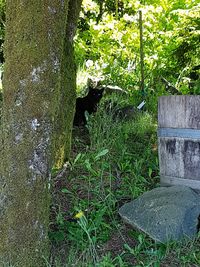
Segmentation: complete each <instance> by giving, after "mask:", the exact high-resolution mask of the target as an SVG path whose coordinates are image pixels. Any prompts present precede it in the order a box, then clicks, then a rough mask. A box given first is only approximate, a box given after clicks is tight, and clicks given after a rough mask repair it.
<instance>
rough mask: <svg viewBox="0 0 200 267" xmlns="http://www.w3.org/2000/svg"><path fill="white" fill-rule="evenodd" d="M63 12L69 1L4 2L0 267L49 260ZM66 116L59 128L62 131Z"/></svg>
mask: <svg viewBox="0 0 200 267" xmlns="http://www.w3.org/2000/svg"><path fill="white" fill-rule="evenodd" d="M68 5H69V1H68V0H62V1H58V0H51V1H46V0H40V1H39V0H29V1H27V0H15V1H13V0H7V14H6V16H7V23H6V40H5V62H6V63H5V72H4V80H3V97H4V100H3V118H2V125H1V129H0V131H1V137H0V146H1V147H0V148H1V155H0V164H1V166H0V167H1V169H0V236H1V240H0V265H1V264H2V262H8V263H9V264H12V265H13V266H15V267H22V266H24V267H34V266H37V267H43V266H45V264H44V259H43V258H48V256H49V242H48V223H49V221H48V219H49V200H50V197H49V187H48V184H49V179H50V170H51V167H52V165H53V161H54V158H55V150H54V148H55V140H54V139H55V126H56V124H55V120H56V119H58V117H57V116H58V115H59V114H60V103H59V101H60V100H61V99H62V94H63V93H61V89H63V88H62V87H61V81H64V76H63V74H62V75H61V73H64V71H65V73H68V72H67V70H64V66H66V67H69V63H68V62H67V57H65V56H66V55H64V54H63V50H64V49H63V45H64V43H66V28H67V14H69V15H70V13H67V12H68V7H69V6H68ZM67 38H68V37H67ZM65 49H66V48H65ZM63 55H64V57H63ZM71 68H72V67H71ZM73 75H74V74H73ZM66 81H69V78H68V79H67V80H66ZM73 82H74V80H73ZM73 86H74V85H73ZM72 89H73V88H71V87H70V86H67V87H66V88H65V90H66V93H65V95H70V96H72V97H71V98H73V99H74V91H73V92H71V90H72ZM73 90H74V89H73ZM73 101H74V100H73ZM73 101H72V102H73ZM67 103H68V102H67ZM63 105H67V104H66V103H63ZM72 106H73V105H72ZM72 109H73V108H72ZM67 110H68V111H70V107H68V109H67ZM66 112H67V111H66ZM72 114H73V111H71V115H70V116H69V120H68V121H66V122H65V123H66V124H67V125H68V124H69V125H70V126H69V128H70V127H71V122H70V120H72V116H73V115H72ZM63 120H64V119H63ZM62 122H63V121H62Z"/></svg>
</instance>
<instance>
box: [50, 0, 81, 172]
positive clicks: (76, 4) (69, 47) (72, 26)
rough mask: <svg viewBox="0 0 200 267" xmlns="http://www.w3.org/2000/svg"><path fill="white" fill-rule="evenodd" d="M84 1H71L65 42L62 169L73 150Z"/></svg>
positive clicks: (59, 164) (60, 132) (59, 152)
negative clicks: (77, 50) (76, 40)
mask: <svg viewBox="0 0 200 267" xmlns="http://www.w3.org/2000/svg"><path fill="white" fill-rule="evenodd" d="M81 3H82V0H69V13H68V18H67V28H66V36H65V40H64V57H63V61H62V65H61V95H60V101H59V103H60V106H59V111H58V118H57V120H56V131H57V137H56V140H57V144H56V149H55V150H56V162H55V167H57V168H61V167H62V165H63V163H64V161H65V160H67V159H69V155H70V150H71V133H72V126H73V118H74V108H75V102H76V101H75V99H76V64H75V58H74V47H73V40H74V36H75V33H76V29H77V22H78V17H79V12H80V8H81Z"/></svg>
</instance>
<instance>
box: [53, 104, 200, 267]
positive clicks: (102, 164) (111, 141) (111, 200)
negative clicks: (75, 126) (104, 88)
mask: <svg viewBox="0 0 200 267" xmlns="http://www.w3.org/2000/svg"><path fill="white" fill-rule="evenodd" d="M87 127H88V132H89V138H90V144H89V145H88V146H87V149H84V150H79V151H76V153H75V154H73V159H72V162H71V165H70V167H69V168H70V170H69V173H68V176H67V179H68V182H66V185H65V186H63V187H61V189H60V191H61V194H62V197H63V198H64V202H65V203H66V202H67V203H68V204H69V203H70V205H69V206H68V209H67V210H66V209H64V208H63V207H62V206H61V207H60V209H59V210H58V211H57V214H56V220H57V221H56V224H57V229H56V231H54V232H53V233H50V238H51V240H52V242H53V244H54V245H55V246H58V247H59V246H60V248H62V247H63V244H67V245H66V246H67V250H68V252H66V251H65V252H63V255H60V256H58V255H57V256H56V257H55V260H54V266H55V267H61V266H66V267H70V266H77V267H84V266H85V267H90V266H91V267H93V266H95V267H120V266H121V267H131V266H135V267H142V266H145V267H147V266H152V267H159V266H160V267H161V266H170V267H173V266H181V267H182V266H185V267H186V266H191V267H195V266H196V267H197V266H200V245H199V243H198V240H199V238H197V239H196V240H194V241H191V242H189V243H187V244H177V243H169V244H165V245H164V244H157V243H155V242H154V241H152V240H151V239H150V238H148V237H147V236H146V235H145V234H143V233H140V232H138V231H136V230H134V229H131V228H129V227H128V226H126V225H124V223H123V222H122V220H121V219H120V218H119V216H118V209H119V207H120V206H122V205H123V204H124V203H126V202H127V201H130V200H132V199H134V198H136V197H138V196H139V195H141V194H142V193H143V192H145V191H147V190H150V189H152V188H155V187H156V186H157V184H158V182H159V178H158V175H159V174H158V155H157V136H156V130H157V125H156V120H155V117H154V116H153V115H151V114H150V113H148V112H147V111H140V112H135V114H134V116H133V118H132V119H131V120H126V119H119V118H115V117H114V114H113V111H110V112H108V111H105V106H104V105H103V104H102V106H101V107H100V109H99V110H98V112H97V113H96V114H95V116H93V117H92V116H90V118H89V121H88V124H87ZM66 217H67V218H69V217H70V218H71V219H70V220H69V219H66Z"/></svg>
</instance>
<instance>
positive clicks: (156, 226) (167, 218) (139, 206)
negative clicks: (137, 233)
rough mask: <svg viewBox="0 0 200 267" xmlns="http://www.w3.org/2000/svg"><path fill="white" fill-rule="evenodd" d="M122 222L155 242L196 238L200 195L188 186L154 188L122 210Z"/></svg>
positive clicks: (199, 213) (120, 211)
mask: <svg viewBox="0 0 200 267" xmlns="http://www.w3.org/2000/svg"><path fill="white" fill-rule="evenodd" d="M119 214H120V216H121V217H122V219H123V220H124V221H125V222H126V223H128V224H130V225H132V226H133V227H134V228H136V229H139V230H142V231H143V232H145V233H146V234H148V235H149V236H150V237H151V238H153V239H154V240H155V241H158V242H162V243H165V242H167V241H170V240H176V241H178V240H181V239H183V238H186V237H189V238H194V237H195V236H196V234H197V228H198V217H199V215H200V195H199V194H197V193H195V192H194V191H193V190H192V189H190V188H189V187H186V186H179V185H178V186H171V187H160V188H155V189H153V190H151V191H149V192H146V193H144V194H143V195H142V196H140V197H139V198H137V199H136V200H133V201H131V202H129V203H127V204H125V205H123V206H122V207H121V208H120V209H119Z"/></svg>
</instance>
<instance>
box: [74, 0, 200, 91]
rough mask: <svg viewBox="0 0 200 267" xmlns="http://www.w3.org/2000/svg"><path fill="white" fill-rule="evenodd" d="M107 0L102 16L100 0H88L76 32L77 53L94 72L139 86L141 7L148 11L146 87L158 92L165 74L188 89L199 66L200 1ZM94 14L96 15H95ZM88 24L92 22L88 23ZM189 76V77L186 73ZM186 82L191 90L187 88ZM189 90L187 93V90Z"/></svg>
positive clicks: (130, 86) (127, 85)
mask: <svg viewBox="0 0 200 267" xmlns="http://www.w3.org/2000/svg"><path fill="white" fill-rule="evenodd" d="M117 2H118V7H121V11H119V10H118V16H117V15H116V4H115V1H104V4H103V6H102V14H101V19H100V20H98V21H96V16H97V15H98V14H99V12H100V1H94V2H93V1H91V0H85V1H83V10H84V12H83V11H82V13H81V20H80V21H82V22H83V21H84V25H83V24H81V23H80V24H79V30H78V34H77V37H76V45H75V50H76V57H77V62H78V64H79V65H81V66H82V65H84V64H85V61H86V66H87V70H88V72H89V73H90V74H91V75H93V76H102V77H103V78H104V81H105V82H106V83H111V84H116V85H118V86H121V87H122V88H125V89H127V90H129V91H134V90H137V89H138V88H139V85H140V36H139V22H138V11H139V10H142V14H143V39H144V55H145V57H144V63H145V87H146V90H147V91H148V92H149V91H152V90H154V91H159V90H160V89H159V88H161V87H162V84H161V81H160V77H161V76H164V77H165V78H166V79H167V80H168V81H169V82H172V83H173V84H174V85H176V87H177V88H178V89H179V90H180V91H181V92H183V93H190V91H191V90H192V91H191V92H193V91H194V92H195V93H196V92H197V91H195V90H196V89H195V88H197V87H198V86H197V85H196V84H193V87H195V88H194V89H193V88H190V89H188V83H189V82H190V78H189V73H190V70H191V68H192V67H193V66H196V65H199V64H200V61H199V58H200V55H199V40H200V35H199V26H200V20H199V19H200V18H199V13H200V6H199V4H198V1H192V2H191V1H189V0H182V1H178V0H174V1H170V0H166V1H160V0H157V1H153V3H152V1H145V4H142V3H140V2H139V1H130V0H129V1H127V0H123V1H117ZM91 14H93V15H91ZM86 25H87V26H86ZM185 77H186V78H188V79H186V78H185ZM186 87H187V90H185V88H186ZM186 91H187V92H186Z"/></svg>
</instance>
